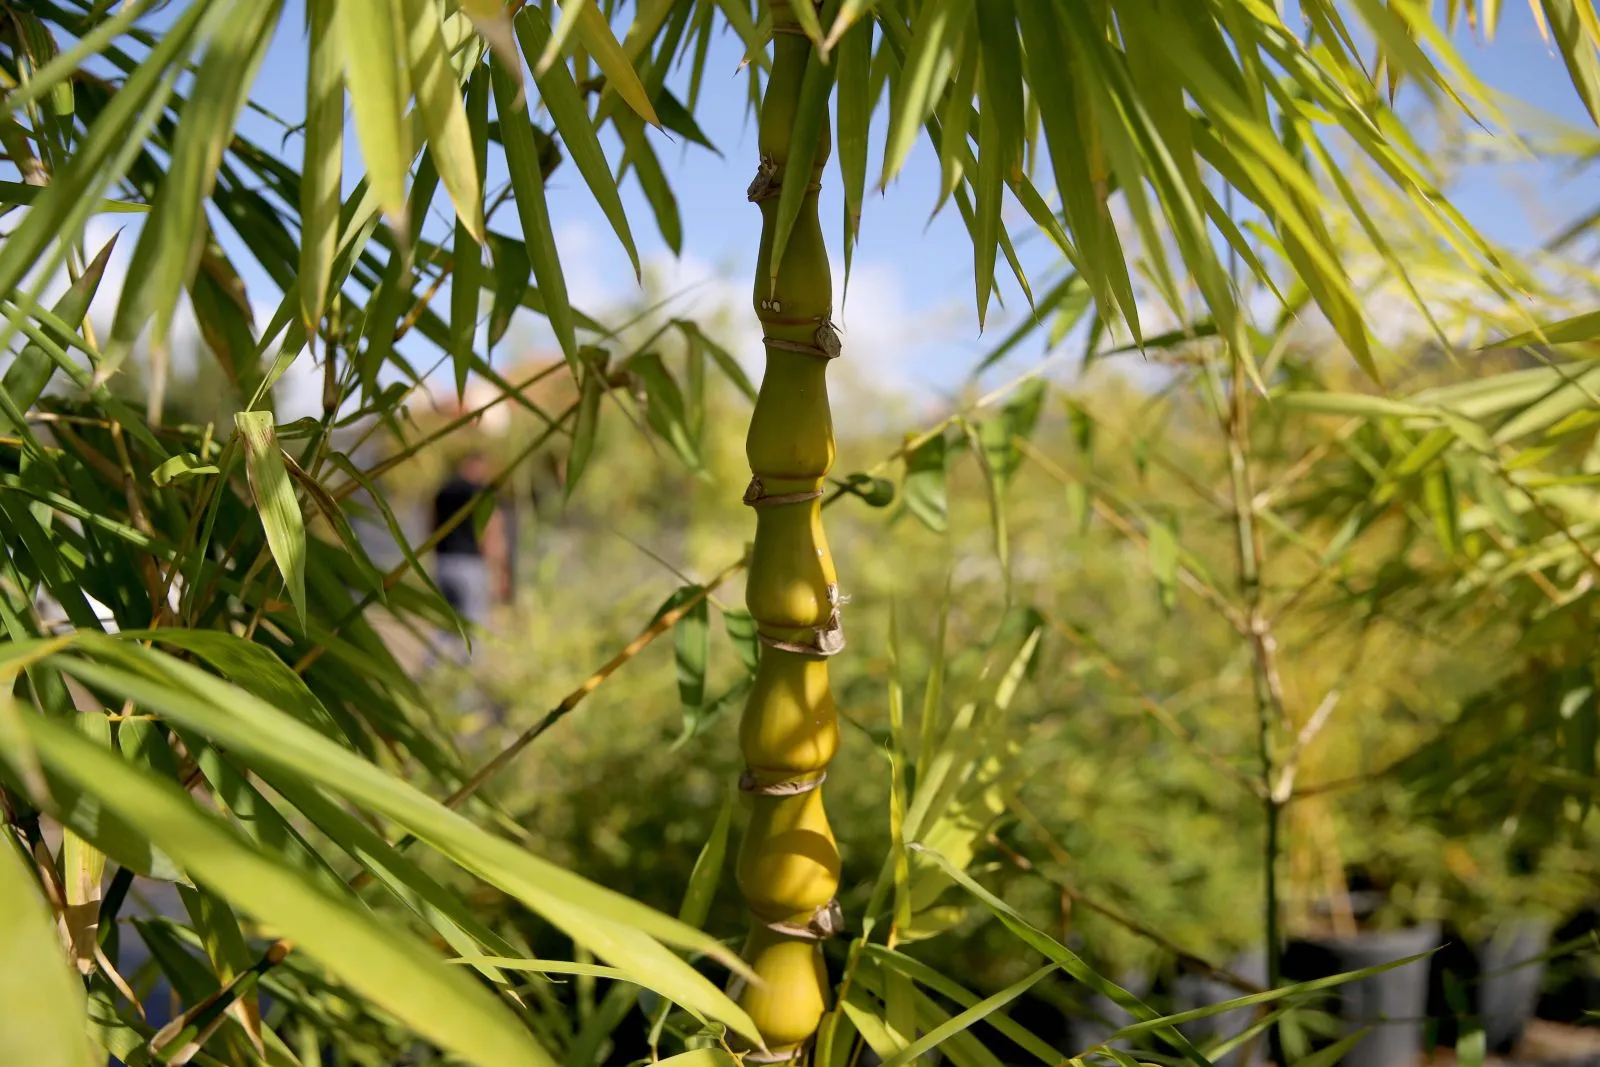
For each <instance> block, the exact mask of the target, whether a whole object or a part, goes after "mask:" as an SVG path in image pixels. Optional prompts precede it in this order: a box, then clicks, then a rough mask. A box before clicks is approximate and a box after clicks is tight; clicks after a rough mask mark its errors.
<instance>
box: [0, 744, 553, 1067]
mask: <svg viewBox="0 0 1600 1067" xmlns="http://www.w3.org/2000/svg"><path fill="white" fill-rule="evenodd" d="M26 723H27V730H28V735H29V738H30V739H31V740H32V741H33V743H34V745H35V747H36V748H37V750H38V752H39V754H40V757H41V758H42V759H43V760H44V761H45V762H46V764H47V765H48V766H49V768H50V769H51V771H52V772H53V773H54V774H56V775H58V776H59V777H61V778H62V779H64V780H66V781H69V782H71V783H72V784H73V785H74V786H76V787H77V788H80V789H82V790H84V791H86V792H90V793H93V794H95V795H96V796H98V797H99V798H100V799H101V800H103V801H104V802H107V803H114V804H116V805H117V806H118V808H119V809H120V810H122V811H124V812H127V813H129V817H130V818H131V819H133V820H134V821H136V822H137V823H138V825H139V827H140V828H141V829H142V830H143V831H145V832H147V833H148V834H149V835H150V837H151V839H152V840H153V841H154V842H155V843H156V844H158V845H159V846H161V847H162V848H164V849H166V850H168V851H170V852H171V853H172V854H173V855H174V856H175V857H176V858H177V859H178V860H179V861H180V862H181V863H183V864H184V865H185V866H187V867H190V868H191V869H193V870H194V872H195V873H196V875H197V876H198V877H199V878H200V879H201V880H202V881H203V882H204V883H205V884H206V885H207V886H209V887H210V888H212V889H213V890H215V891H216V892H218V893H220V894H221V895H222V896H224V897H225V898H226V899H228V900H229V901H230V902H232V903H233V904H235V905H236V906H238V907H240V908H242V909H244V910H245V911H247V912H249V913H251V914H252V915H255V916H257V917H258V918H260V919H263V920H266V921H269V922H271V923H273V924H274V925H275V926H276V927H278V928H279V929H281V930H283V931H284V933H285V934H286V935H287V936H289V937H291V938H292V939H293V940H294V942H295V944H296V945H297V946H298V947H299V949H300V951H302V952H305V953H306V954H307V955H309V956H311V957H312V958H313V959H315V960H316V961H317V962H318V963H320V964H321V965H322V966H323V967H325V968H327V970H328V972H329V973H330V974H332V975H334V976H336V977H338V978H339V979H340V980H341V981H343V982H345V983H347V984H348V985H349V986H351V988H353V989H354V990H356V991H357V992H359V993H361V994H362V995H363V996H366V997H370V998H371V999H372V1001H373V1002H374V1003H376V1004H378V1005H380V1006H382V1007H383V1008H385V1009H386V1010H388V1011H390V1012H392V1013H393V1014H394V1015H395V1016H396V1017H397V1018H399V1019H403V1020H405V1021H406V1023H407V1025H409V1026H411V1027H413V1028H415V1029H416V1031H417V1032H418V1033H420V1034H422V1035H423V1036H425V1037H427V1038H429V1039H430V1040H432V1041H434V1042H436V1043H438V1044H439V1045H440V1046H441V1047H442V1048H445V1049H448V1050H450V1051H451V1052H453V1053H455V1054H456V1055H459V1056H461V1057H463V1058H464V1059H466V1060H468V1061H469V1062H472V1063H476V1064H481V1065H483V1067H503V1065H504V1064H507V1063H530V1064H551V1063H552V1062H553V1061H552V1060H551V1059H550V1057H549V1055H548V1054H547V1053H546V1052H545V1051H544V1050H543V1049H542V1048H541V1047H540V1046H539V1045H537V1044H535V1043H534V1042H533V1041H532V1039H531V1038H530V1037H529V1036H528V1034H527V1033H526V1031H524V1030H523V1028H522V1026H521V1025H520V1024H519V1023H518V1022H517V1021H516V1019H515V1017H514V1016H513V1015H511V1014H510V1012H508V1011H507V1010H506V1009H505V1008H504V1007H503V1006H501V1005H500V1004H498V1003H496V1001H495V999H494V998H493V997H492V996H491V995H490V994H489V993H488V992H487V991H485V990H484V989H483V988H482V987H481V986H478V985H477V984H476V983H475V982H473V981H472V980H471V979H469V978H468V977H467V976H466V975H465V974H462V973H460V972H457V971H454V970H452V969H451V968H449V967H446V966H445V965H444V964H443V963H442V962H441V961H440V959H439V958H438V957H437V956H435V955H434V954H433V953H432V952H430V951H428V950H427V949H426V948H424V947H423V946H422V945H421V944H420V943H418V942H417V941H416V940H414V939H413V938H411V937H409V936H404V935H399V934H398V932H397V931H396V930H395V929H394V927H393V926H392V925H391V924H387V923H383V922H381V921H380V920H378V919H377V918H376V917H374V916H373V915H371V914H370V913H368V912H365V911H363V910H360V909H357V908H355V907H353V906H351V905H350V904H349V903H346V902H345V901H342V900H339V899H336V898H334V897H331V896H328V895H326V894H325V893H324V892H323V891H322V890H320V889H318V888H317V887H316V886H315V885H314V884H313V883H311V882H310V881H308V880H307V879H306V878H305V877H304V876H303V875H301V874H299V873H298V872H295V871H292V870H290V869H288V868H286V867H284V866H282V865H280V864H278V863H276V862H273V861H272V860H270V859H268V858H267V857H266V856H264V855H262V854H261V853H260V852H258V851H256V850H255V849H254V848H253V847H251V846H249V845H247V844H246V843H245V842H244V841H242V840H241V839H240V838H239V837H238V836H237V835H236V834H235V833H234V832H232V831H230V830H229V829H228V828H227V827H226V825H225V824H223V823H222V822H221V821H220V820H218V819H217V818H216V817H214V816H211V815H207V814H205V813H204V812H202V810H201V809H200V808H198V807H197V806H195V804H194V803H193V802H192V801H191V800H190V799H189V797H188V796H187V795H186V794H184V793H183V792H182V791H181V790H180V789H179V788H178V787H177V786H176V785H175V784H172V783H167V782H162V781H158V780H156V779H152V778H149V777H147V776H145V775H143V774H141V773H139V772H138V771H136V770H134V769H133V768H132V767H129V766H128V765H127V764H125V763H123V762H122V761H121V760H120V759H118V758H117V757H116V756H115V755H113V754H111V753H110V752H107V751H105V750H103V749H101V748H99V746H97V745H95V744H93V743H92V742H89V741H87V740H85V739H83V738H81V737H78V736H77V735H76V734H74V733H73V732H72V731H71V730H70V729H69V728H67V727H64V726H61V725H58V724H57V723H54V722H51V721H49V720H47V719H44V718H42V717H40V716H37V715H30V716H28V717H27V719H26ZM8 754H9V753H8Z"/></svg>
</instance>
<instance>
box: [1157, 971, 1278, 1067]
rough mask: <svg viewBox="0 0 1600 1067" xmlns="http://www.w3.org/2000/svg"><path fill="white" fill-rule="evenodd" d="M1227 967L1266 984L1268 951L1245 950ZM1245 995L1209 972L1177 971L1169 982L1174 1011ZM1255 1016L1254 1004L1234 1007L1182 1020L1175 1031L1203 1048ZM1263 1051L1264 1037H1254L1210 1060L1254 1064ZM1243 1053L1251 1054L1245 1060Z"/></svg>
mask: <svg viewBox="0 0 1600 1067" xmlns="http://www.w3.org/2000/svg"><path fill="white" fill-rule="evenodd" d="M1229 970H1231V971H1232V972H1233V973H1234V974H1236V975H1238V976H1239V977H1240V978H1243V979H1244V980H1245V981H1247V982H1251V983H1253V984H1255V985H1257V986H1262V987H1265V986H1266V984H1267V954H1266V952H1264V951H1260V950H1258V951H1255V952H1249V953H1246V954H1244V955H1242V956H1240V957H1239V958H1238V959H1236V960H1234V961H1233V962H1232V963H1231V964H1230V965H1229ZM1244 995H1245V993H1244V991H1242V990H1239V989H1235V988H1234V987H1233V986H1231V985H1229V984H1228V983H1227V982H1223V981H1220V980H1218V979H1216V978H1212V977H1210V976H1208V975H1204V974H1180V975H1179V976H1178V977H1177V978H1176V979H1174V980H1173V983H1172V1008H1173V1010H1174V1011H1195V1010H1198V1009H1200V1008H1208V1007H1210V1006H1211V1005H1213V1004H1225V1003H1227V1002H1228V1001H1230V1000H1237V999H1238V998H1240V997H1242V996H1244ZM1254 1017H1255V1009H1253V1008H1248V1007H1246V1008H1234V1009H1233V1010H1232V1011H1225V1012H1222V1013H1220V1014H1217V1015H1210V1016H1207V1017H1206V1018H1204V1019H1195V1020H1194V1021H1193V1022H1187V1023H1181V1024H1179V1026H1178V1031H1179V1033H1181V1034H1183V1036H1184V1037H1186V1038H1188V1039H1189V1041H1190V1042H1191V1043H1193V1044H1194V1045H1195V1046H1196V1047H1197V1048H1203V1047H1205V1046H1206V1045H1209V1044H1213V1043H1215V1042H1217V1041H1221V1040H1223V1039H1224V1038H1229V1037H1233V1036H1234V1035H1235V1034H1239V1033H1242V1032H1243V1031H1244V1030H1246V1029H1248V1028H1249V1026H1250V1023H1251V1022H1252V1020H1253V1019H1254ZM1265 1052H1266V1043H1265V1040H1264V1039H1262V1038H1257V1039H1256V1040H1254V1041H1249V1042H1246V1043H1245V1044H1244V1045H1242V1046H1240V1047H1239V1048H1236V1049H1234V1050H1233V1051H1232V1052H1229V1053H1228V1054H1227V1055H1225V1056H1220V1057H1218V1058H1217V1059H1216V1060H1214V1061H1212V1062H1214V1063H1215V1064H1216V1067H1254V1065H1256V1064H1259V1063H1262V1062H1264V1059H1265V1056H1264V1053H1265ZM1246 1054H1249V1057H1250V1058H1249V1060H1248V1061H1247V1060H1246V1059H1245V1056H1246Z"/></svg>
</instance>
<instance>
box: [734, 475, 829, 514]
mask: <svg viewBox="0 0 1600 1067" xmlns="http://www.w3.org/2000/svg"><path fill="white" fill-rule="evenodd" d="M821 495H822V490H821V489H812V490H810V491H808V492H804V493H774V494H773V495H771V496H768V495H767V493H766V490H765V488H764V487H763V486H762V484H761V479H760V478H751V479H750V484H749V485H748V486H746V487H745V490H744V497H743V500H744V502H745V504H747V505H749V506H750V507H753V508H770V507H775V506H777V505H779V504H799V503H802V502H804V501H807V500H815V499H817V498H818V497H819V496H821Z"/></svg>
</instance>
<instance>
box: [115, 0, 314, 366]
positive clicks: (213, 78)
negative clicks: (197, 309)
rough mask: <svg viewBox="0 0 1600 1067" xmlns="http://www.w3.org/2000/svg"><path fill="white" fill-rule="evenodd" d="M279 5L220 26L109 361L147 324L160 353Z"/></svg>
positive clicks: (264, 1)
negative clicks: (218, 170) (226, 151)
mask: <svg viewBox="0 0 1600 1067" xmlns="http://www.w3.org/2000/svg"><path fill="white" fill-rule="evenodd" d="M282 5H283V0H260V2H259V3H251V4H248V5H246V6H244V8H243V9H242V10H238V11H236V12H235V13H234V14H231V15H230V16H229V17H228V18H227V19H226V20H225V21H224V23H223V24H222V27H221V28H220V29H219V30H218V32H217V34H216V36H215V37H213V38H212V40H211V43H210V44H209V46H208V47H207V48H206V52H205V56H204V57H203V58H202V60H201V62H200V69H199V71H198V72H197V73H196V74H195V81H194V86H193V89H192V91H191V93H190V95H189V98H188V100H187V101H185V103H184V106H183V112H182V116H181V117H180V119H179V122H178V131H177V133H176V134H175V135H174V138H173V143H172V158H171V162H170V165H169V166H168V168H167V173H166V175H165V176H164V177H163V178H162V181H161V189H160V192H158V193H157V194H156V201H155V206H154V208H153V209H152V211H151V215H150V218H149V219H148V220H147V221H146V222H145V225H144V229H143V230H141V231H140V233H139V241H138V243H137V244H136V245H135V246H134V250H133V256H132V258H131V260H130V262H129V265H128V281H127V285H126V287H125V288H124V289H123V291H122V298H121V299H120V300H119V301H118V303H117V314H116V318H115V319H114V320H113V322H112V325H111V345H110V347H111V350H112V353H113V357H112V362H113V363H115V362H116V361H117V359H119V358H120V353H125V352H126V351H128V350H129V349H131V348H132V346H133V344H134V342H135V341H136V340H138V338H139V335H140V334H141V333H142V332H143V331H144V328H145V325H146V324H147V323H149V322H150V321H151V320H152V319H154V328H153V329H154V336H153V337H152V343H153V344H154V346H156V347H157V348H161V349H164V348H165V346H166V344H167V335H168V333H169V331H170V329H171V326H172V317H173V315H174V314H175V313H176V311H177V305H178V296H179V294H180V293H181V292H182V291H183V287H184V285H185V283H187V282H188V280H189V279H190V278H191V277H192V276H193V274H194V270H195V267H196V266H197V265H198V263H199V260H200V251H201V249H202V247H203V246H204V242H205V237H206V232H207V229H208V227H207V225H206V222H205V208H204V205H205V202H206V199H207V198H208V197H209V196H210V195H211V190H212V187H213V186H214V185H215V184H216V178H217V167H218V165H219V164H220V163H221V162H222V154H223V151H224V150H225V149H226V148H227V146H228V142H229V141H230V140H232V138H233V127H234V123H235V122H236V121H237V120H238V117H239V111H240V109H241V108H243V107H244V103H245V100H246V98H247V97H248V95H249V92H250V84H251V82H252V81H253V80H254V78H255V72H256V69H257V68H258V67H259V66H260V65H261V61H262V59H263V58H265V56H266V52H267V45H268V43H269V42H270V41H271V38H272V33H271V30H272V27H273V26H274V25H275V24H276V22H277V19H278V12H279V11H280V10H281V8H282Z"/></svg>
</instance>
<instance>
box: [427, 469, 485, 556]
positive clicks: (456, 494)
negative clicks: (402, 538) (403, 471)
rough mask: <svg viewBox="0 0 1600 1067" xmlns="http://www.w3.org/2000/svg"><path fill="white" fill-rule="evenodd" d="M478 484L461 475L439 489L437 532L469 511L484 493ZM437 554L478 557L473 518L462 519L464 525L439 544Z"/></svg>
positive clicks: (435, 517)
mask: <svg viewBox="0 0 1600 1067" xmlns="http://www.w3.org/2000/svg"><path fill="white" fill-rule="evenodd" d="M482 488H483V487H482V486H481V485H478V484H477V483H476V482H471V481H468V480H467V479H465V478H463V477H462V476H461V475H459V474H453V475H451V476H450V480H449V481H447V482H445V483H444V485H442V486H440V487H439V491H438V492H437V493H435V494H434V497H433V528H434V529H435V530H437V529H439V527H441V526H443V525H444V524H445V523H446V522H449V521H450V518H451V516H453V515H455V513H456V512H458V511H460V510H461V509H462V508H463V507H465V506H466V505H467V504H468V503H469V502H471V500H472V498H473V497H474V496H476V495H477V493H478V491H479V490H480V489H482ZM434 551H436V552H438V553H440V554H441V555H462V556H476V555H479V554H480V551H481V550H480V548H479V545H478V533H477V530H476V529H474V526H473V522H472V516H471V515H468V516H467V517H466V518H464V519H462V521H461V523H460V525H458V526H457V527H456V528H455V529H453V530H451V531H450V532H449V533H447V534H445V535H444V537H443V538H442V539H441V540H440V541H439V543H438V545H436V546H435V548H434Z"/></svg>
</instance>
